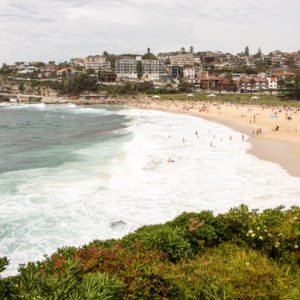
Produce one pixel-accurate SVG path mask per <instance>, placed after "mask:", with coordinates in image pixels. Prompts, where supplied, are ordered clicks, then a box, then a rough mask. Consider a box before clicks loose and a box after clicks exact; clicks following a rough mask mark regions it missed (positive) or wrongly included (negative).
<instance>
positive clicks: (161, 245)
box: [124, 225, 192, 262]
mask: <svg viewBox="0 0 300 300" xmlns="http://www.w3.org/2000/svg"><path fill="white" fill-rule="evenodd" d="M184 236H185V231H184V230H183V229H182V228H179V227H171V226H169V225H153V226H145V227H142V228H141V229H139V230H137V231H136V232H135V233H133V234H129V235H128V236H126V237H125V238H124V243H125V245H126V244H127V245H128V246H129V247H130V245H133V243H134V242H135V241H139V242H141V243H142V244H143V245H144V246H145V247H146V248H147V249H157V250H161V251H163V252H164V253H166V254H167V256H168V259H169V260H170V261H171V262H176V261H178V260H180V259H182V258H189V257H191V256H192V248H191V245H190V244H189V242H188V241H187V240H185V239H184Z"/></svg>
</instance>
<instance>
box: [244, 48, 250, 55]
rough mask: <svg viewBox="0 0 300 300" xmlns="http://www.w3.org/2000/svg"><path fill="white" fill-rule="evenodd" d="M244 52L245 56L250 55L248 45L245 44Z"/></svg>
mask: <svg viewBox="0 0 300 300" xmlns="http://www.w3.org/2000/svg"><path fill="white" fill-rule="evenodd" d="M244 54H245V55H246V56H249V55H250V50H249V47H248V46H246V48H245V52H244Z"/></svg>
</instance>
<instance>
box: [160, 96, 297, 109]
mask: <svg viewBox="0 0 300 300" xmlns="http://www.w3.org/2000/svg"><path fill="white" fill-rule="evenodd" d="M193 95H194V100H195V101H209V99H208V97H207V95H208V94H206V93H194V94H193ZM215 95H216V96H217V97H216V98H215V99H214V101H224V102H232V101H236V102H238V103H241V104H259V105H270V106H292V107H300V101H296V100H285V99H282V98H280V97H278V96H275V95H259V100H258V101H255V102H254V101H253V100H251V97H252V95H249V94H218V93H216V94H215ZM160 98H161V100H183V101H184V100H187V93H181V94H162V95H160Z"/></svg>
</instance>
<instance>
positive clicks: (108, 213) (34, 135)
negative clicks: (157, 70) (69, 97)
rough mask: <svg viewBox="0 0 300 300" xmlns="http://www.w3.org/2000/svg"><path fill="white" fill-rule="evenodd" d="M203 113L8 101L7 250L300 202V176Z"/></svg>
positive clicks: (3, 141)
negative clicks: (205, 213)
mask: <svg viewBox="0 0 300 300" xmlns="http://www.w3.org/2000/svg"><path fill="white" fill-rule="evenodd" d="M250 147H251V145H250V144H249V143H248V142H247V141H243V139H242V135H241V133H239V132H235V131H233V130H231V129H229V128H227V127H225V126H222V125H219V124H215V123H212V122H209V121H206V120H203V119H201V118H196V117H192V116H186V115H178V114H171V113H164V112H158V111H150V110H137V109H126V108H122V107H119V108H118V107H110V106H98V107H81V106H75V105H49V106H47V105H43V104H36V105H10V104H9V105H1V106H0V257H1V256H7V257H8V258H9V259H10V266H9V268H8V269H7V271H6V272H5V275H11V274H15V273H16V272H17V267H18V265H19V264H20V263H26V262H28V261H33V260H40V259H43V254H51V253H52V252H54V251H55V250H56V249H57V248H58V247H62V246H70V245H74V246H80V245H83V244H84V243H88V242H90V241H92V240H94V239H108V238H120V237H122V236H123V235H125V234H127V233H128V232H131V231H133V230H135V229H136V228H138V227H139V226H142V225H145V224H156V223H161V222H165V221H167V220H170V219H172V218H174V217H176V216H177V215H178V214H180V213H182V212H184V211H200V210H213V211H214V212H215V213H219V212H224V211H227V210H228V209H229V208H231V207H235V206H238V205H240V204H242V203H245V204H247V205H249V206H250V207H251V208H261V209H263V208H270V207H276V206H279V205H285V206H287V207H289V206H291V205H297V204H298V205H299V198H300V179H299V178H295V177H291V176H289V175H288V174H287V172H286V171H285V170H283V169H282V168H281V167H280V166H279V165H277V164H275V163H272V162H267V161H263V160H259V159H258V158H256V157H255V156H252V155H250V154H248V153H247V150H248V149H249V148H250Z"/></svg>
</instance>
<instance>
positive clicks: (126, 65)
mask: <svg viewBox="0 0 300 300" xmlns="http://www.w3.org/2000/svg"><path fill="white" fill-rule="evenodd" d="M138 60H141V58H140V57H138V58H132V57H124V58H121V59H118V60H116V63H115V73H116V75H117V78H120V79H126V78H128V79H137V77H138V76H137V62H138Z"/></svg>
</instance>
